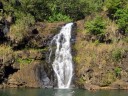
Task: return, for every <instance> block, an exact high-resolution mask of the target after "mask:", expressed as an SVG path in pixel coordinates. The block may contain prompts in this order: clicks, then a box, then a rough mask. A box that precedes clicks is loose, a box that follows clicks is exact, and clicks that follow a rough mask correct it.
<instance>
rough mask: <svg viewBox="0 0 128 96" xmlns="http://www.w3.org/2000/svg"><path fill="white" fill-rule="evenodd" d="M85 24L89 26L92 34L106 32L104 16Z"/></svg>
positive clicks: (89, 31)
mask: <svg viewBox="0 0 128 96" xmlns="http://www.w3.org/2000/svg"><path fill="white" fill-rule="evenodd" d="M85 26H86V28H87V31H88V33H90V34H91V35H101V34H104V32H105V31H104V29H105V27H106V25H105V22H104V20H103V18H102V17H99V16H98V17H96V18H94V19H93V20H91V21H88V22H87V23H86V25H85Z"/></svg>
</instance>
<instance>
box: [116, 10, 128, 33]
mask: <svg viewBox="0 0 128 96" xmlns="http://www.w3.org/2000/svg"><path fill="white" fill-rule="evenodd" d="M114 17H115V18H116V23H117V24H118V26H119V28H120V29H122V30H123V31H124V32H125V33H128V8H127V9H126V8H124V9H119V10H117V11H116V13H115V15H114Z"/></svg>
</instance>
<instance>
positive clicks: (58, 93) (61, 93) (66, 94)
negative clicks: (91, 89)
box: [54, 89, 75, 96]
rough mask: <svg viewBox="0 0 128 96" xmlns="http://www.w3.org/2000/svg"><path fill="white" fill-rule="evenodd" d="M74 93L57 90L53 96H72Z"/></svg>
mask: <svg viewBox="0 0 128 96" xmlns="http://www.w3.org/2000/svg"><path fill="white" fill-rule="evenodd" d="M74 93H75V91H73V90H72V89H57V90H56V91H55V94H54V96H73V94H74Z"/></svg>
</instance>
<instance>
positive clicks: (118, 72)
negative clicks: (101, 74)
mask: <svg viewBox="0 0 128 96" xmlns="http://www.w3.org/2000/svg"><path fill="white" fill-rule="evenodd" d="M121 70H122V69H121V68H120V67H116V68H115V70H114V71H115V74H116V77H119V78H120V73H121Z"/></svg>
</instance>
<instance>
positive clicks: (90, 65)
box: [74, 21, 128, 90]
mask: <svg viewBox="0 0 128 96" xmlns="http://www.w3.org/2000/svg"><path fill="white" fill-rule="evenodd" d="M85 24H86V22H85V21H78V22H77V27H78V28H77V38H76V42H75V46H74V49H75V52H76V54H75V56H74V61H75V73H76V78H75V80H76V81H75V82H76V85H77V86H79V87H80V88H84V89H88V90H91V89H92V90H93V89H128V68H127V66H128V50H127V49H128V42H127V41H125V40H124V38H126V37H127V36H124V35H122V34H118V31H117V30H116V27H114V25H115V23H114V22H113V24H110V25H108V26H107V29H106V30H108V31H107V33H106V34H109V35H105V37H104V42H103V43H100V42H97V39H96V38H95V37H93V36H92V37H90V36H89V35H88V34H87V33H86V32H85V31H86V29H85V28H84V25H85ZM117 34H118V35H117ZM94 38H95V39H96V40H95V39H94ZM108 39H109V40H111V41H112V42H109V43H108V42H106V41H107V40H108Z"/></svg>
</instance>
